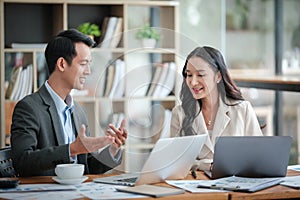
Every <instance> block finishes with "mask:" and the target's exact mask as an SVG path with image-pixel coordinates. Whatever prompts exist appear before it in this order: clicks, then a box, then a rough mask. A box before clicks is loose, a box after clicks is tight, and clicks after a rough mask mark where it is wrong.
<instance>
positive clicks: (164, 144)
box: [93, 134, 207, 186]
mask: <svg viewBox="0 0 300 200" xmlns="http://www.w3.org/2000/svg"><path fill="white" fill-rule="evenodd" d="M206 139H207V134H203V135H194V136H184V137H173V138H162V139H159V140H158V141H157V142H156V144H155V145H154V147H153V150H152V151H151V153H150V155H149V157H148V159H147V160H146V162H145V164H144V166H143V168H142V171H141V172H140V173H134V174H121V175H116V176H109V177H103V178H95V179H93V181H94V182H98V183H109V184H117V185H127V186H134V185H142V184H151V183H158V182H161V181H163V180H166V179H183V178H185V177H186V175H187V174H188V172H189V171H190V168H191V167H192V165H193V163H194V161H195V159H196V157H197V156H198V155H199V153H200V151H201V149H202V147H203V144H204V143H205V141H206Z"/></svg>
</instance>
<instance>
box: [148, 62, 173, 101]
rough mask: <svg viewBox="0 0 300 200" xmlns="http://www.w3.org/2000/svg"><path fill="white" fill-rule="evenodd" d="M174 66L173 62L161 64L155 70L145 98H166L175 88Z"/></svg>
mask: <svg viewBox="0 0 300 200" xmlns="http://www.w3.org/2000/svg"><path fill="white" fill-rule="evenodd" d="M175 80H176V64H175V63H174V62H167V63H163V64H162V65H158V66H157V67H156V69H155V72H154V75H153V78H152V81H151V84H150V85H149V89H148V92H147V96H153V97H166V96H168V95H169V94H170V93H171V91H172V90H173V88H174V86H175Z"/></svg>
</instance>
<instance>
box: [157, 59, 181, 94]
mask: <svg viewBox="0 0 300 200" xmlns="http://www.w3.org/2000/svg"><path fill="white" fill-rule="evenodd" d="M176 68H177V66H176V64H175V62H169V63H168V71H167V76H166V80H165V82H164V85H161V87H160V89H159V91H158V93H159V96H160V97H165V96H168V95H169V94H170V93H171V92H172V90H173V88H174V86H175V80H176Z"/></svg>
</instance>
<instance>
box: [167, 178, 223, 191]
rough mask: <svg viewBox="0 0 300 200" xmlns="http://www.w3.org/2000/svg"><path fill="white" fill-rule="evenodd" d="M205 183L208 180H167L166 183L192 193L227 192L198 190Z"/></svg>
mask: <svg viewBox="0 0 300 200" xmlns="http://www.w3.org/2000/svg"><path fill="white" fill-rule="evenodd" d="M205 181H206V180H166V183H167V184H169V185H172V186H174V187H177V188H181V189H184V190H186V191H189V192H191V193H202V192H203V193H206V192H227V191H225V190H216V189H208V188H198V185H199V184H201V183H202V182H205Z"/></svg>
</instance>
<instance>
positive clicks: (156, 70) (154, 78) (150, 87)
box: [147, 66, 162, 96]
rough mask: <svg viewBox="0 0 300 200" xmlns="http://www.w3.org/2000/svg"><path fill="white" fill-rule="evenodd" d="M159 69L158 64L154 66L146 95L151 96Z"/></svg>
mask: <svg viewBox="0 0 300 200" xmlns="http://www.w3.org/2000/svg"><path fill="white" fill-rule="evenodd" d="M161 71H162V67H160V66H157V67H155V71H154V74H153V77H152V80H151V83H150V85H149V88H148V91H147V96H151V95H152V94H153V91H154V88H155V86H156V84H157V82H158V79H159V76H160V74H161Z"/></svg>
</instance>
